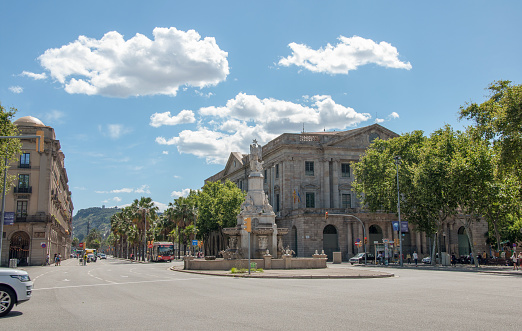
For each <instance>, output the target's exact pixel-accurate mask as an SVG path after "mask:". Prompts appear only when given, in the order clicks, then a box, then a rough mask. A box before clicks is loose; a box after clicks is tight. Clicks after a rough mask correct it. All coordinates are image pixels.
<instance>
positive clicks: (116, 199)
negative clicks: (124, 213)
mask: <svg viewBox="0 0 522 331" xmlns="http://www.w3.org/2000/svg"><path fill="white" fill-rule="evenodd" d="M112 200H114V201H116V202H121V198H119V197H114V198H112Z"/></svg>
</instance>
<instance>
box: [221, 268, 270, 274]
mask: <svg viewBox="0 0 522 331" xmlns="http://www.w3.org/2000/svg"><path fill="white" fill-rule="evenodd" d="M247 272H248V269H247V268H240V269H238V268H232V269H230V273H231V274H245V273H247ZM250 272H265V271H264V270H263V269H262V268H257V269H250Z"/></svg>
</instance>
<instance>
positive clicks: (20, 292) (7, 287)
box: [0, 268, 33, 317]
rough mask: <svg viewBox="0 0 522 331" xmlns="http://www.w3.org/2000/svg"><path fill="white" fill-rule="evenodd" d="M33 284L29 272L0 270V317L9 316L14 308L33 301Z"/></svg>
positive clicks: (8, 269)
mask: <svg viewBox="0 0 522 331" xmlns="http://www.w3.org/2000/svg"><path fill="white" fill-rule="evenodd" d="M32 291H33V282H32V281H31V278H30V277H29V275H28V274H27V271H23V270H17V269H10V268H0V317H2V316H5V315H7V314H9V312H10V311H11V309H13V306H14V305H15V304H16V305H19V304H21V303H23V302H25V301H27V300H29V299H31V293H32Z"/></svg>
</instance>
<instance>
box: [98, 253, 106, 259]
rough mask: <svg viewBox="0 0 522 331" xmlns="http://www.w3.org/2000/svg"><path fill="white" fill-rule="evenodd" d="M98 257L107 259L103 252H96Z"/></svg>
mask: <svg viewBox="0 0 522 331" xmlns="http://www.w3.org/2000/svg"><path fill="white" fill-rule="evenodd" d="M98 258H99V259H100V260H107V255H105V254H104V253H100V254H98Z"/></svg>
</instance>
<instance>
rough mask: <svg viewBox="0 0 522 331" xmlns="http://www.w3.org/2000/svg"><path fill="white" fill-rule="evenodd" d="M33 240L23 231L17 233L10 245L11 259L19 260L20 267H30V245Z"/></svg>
mask: <svg viewBox="0 0 522 331" xmlns="http://www.w3.org/2000/svg"><path fill="white" fill-rule="evenodd" d="M30 241H31V238H29V235H28V234H27V233H25V232H23V231H18V232H15V233H14V234H13V235H12V237H11V242H10V244H9V259H17V260H18V265H22V266H25V265H28V263H29V243H30Z"/></svg>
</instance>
